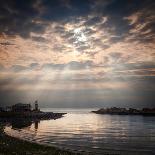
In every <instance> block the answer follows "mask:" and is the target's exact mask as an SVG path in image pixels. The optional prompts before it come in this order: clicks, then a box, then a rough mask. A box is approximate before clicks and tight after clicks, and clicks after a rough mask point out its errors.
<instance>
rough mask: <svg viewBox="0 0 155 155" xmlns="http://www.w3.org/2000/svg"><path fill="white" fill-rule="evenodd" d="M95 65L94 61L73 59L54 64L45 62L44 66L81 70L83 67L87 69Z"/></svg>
mask: <svg viewBox="0 0 155 155" xmlns="http://www.w3.org/2000/svg"><path fill="white" fill-rule="evenodd" d="M92 66H93V62H92V61H90V60H88V61H85V62H78V61H71V62H69V63H67V64H53V63H48V64H44V65H43V66H42V68H45V69H57V70H62V69H65V68H67V69H70V70H81V69H87V68H90V67H92Z"/></svg>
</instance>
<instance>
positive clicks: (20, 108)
mask: <svg viewBox="0 0 155 155" xmlns="http://www.w3.org/2000/svg"><path fill="white" fill-rule="evenodd" d="M30 111H31V104H23V103H17V104H15V105H13V106H12V112H30Z"/></svg>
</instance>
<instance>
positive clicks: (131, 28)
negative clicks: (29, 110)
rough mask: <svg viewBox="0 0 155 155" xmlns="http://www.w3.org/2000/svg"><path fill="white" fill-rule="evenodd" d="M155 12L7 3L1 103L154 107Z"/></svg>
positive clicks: (149, 0)
mask: <svg viewBox="0 0 155 155" xmlns="http://www.w3.org/2000/svg"><path fill="white" fill-rule="evenodd" d="M154 10H155V2H154V1H153V0H144V1H141V0H135V1H134V2H130V1H124V0H109V1H107V0H96V1H93V0H53V1H49V0H33V1H32V0H28V1H24V0H15V1H9V0H5V1H3V0H2V1H1V5H0V96H1V97H2V100H1V104H2V105H4V104H12V103H11V101H13V102H14V103H15V102H17V101H18V100H23V101H25V102H27V100H29V98H31V100H33V99H35V98H39V99H40V100H41V101H42V102H44V103H47V104H49V105H50V103H51V100H53V103H51V105H50V106H52V104H54V103H56V105H53V106H57V104H58V106H60V107H61V105H63V106H65V105H66V106H67V103H70V104H69V105H68V106H71V104H72V103H73V101H74V103H75V104H73V106H78V105H79V106H81V102H83V103H84V106H85V107H89V106H92V105H93V106H95V105H94V100H95V101H96V105H98V106H101V105H102V103H104V102H106V103H105V105H115V103H114V101H115V100H116V102H117V104H118V105H119V104H120V105H122V104H123V105H129V104H132V105H133V106H140V105H141V106H142V105H143V106H144V105H146V106H147V104H149V105H150V106H154V101H155V97H154V94H155V88H154V87H153V84H154V82H155V45H154V43H155V23H154V21H155V11H154ZM47 91H48V92H51V93H54V94H57V95H53V97H51V93H47ZM29 92H32V94H30V93H29ZM45 92H46V93H45ZM64 92H66V93H68V95H67V96H66V97H65V96H63V98H64V101H63V100H61V99H60V98H59V97H58V96H59V95H62V94H63V93H64ZM41 94H44V95H47V98H44V97H41V96H42V95H41ZM121 94H123V95H121ZM40 95H41V96H40ZM44 95H43V96H44ZM30 96H31V97H30ZM8 98H12V100H11V99H8ZM79 98H81V99H79ZM31 100H30V101H31ZM147 100H148V101H149V103H148V102H146V101H147ZM125 103H126V104H125ZM42 106H44V105H42Z"/></svg>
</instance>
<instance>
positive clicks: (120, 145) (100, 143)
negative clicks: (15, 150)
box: [4, 108, 155, 155]
mask: <svg viewBox="0 0 155 155" xmlns="http://www.w3.org/2000/svg"><path fill="white" fill-rule="evenodd" d="M42 110H43V111H46V112H47V111H48V112H65V113H67V114H66V115H64V117H62V118H59V119H55V120H44V121H37V122H29V121H28V122H24V124H23V122H20V123H19V122H16V121H15V122H12V124H11V125H8V126H6V127H5V130H4V131H5V132H6V133H7V134H8V135H11V136H14V137H17V138H20V139H24V140H27V141H31V142H35V143H40V144H44V145H48V146H56V147H58V148H61V149H65V150H70V151H72V152H80V153H81V154H87V155H89V154H90V155H155V117H151V116H132V115H100V114H95V113H92V112H91V111H92V110H96V109H67V108H63V109H60V108H59V109H57V108H44V109H42Z"/></svg>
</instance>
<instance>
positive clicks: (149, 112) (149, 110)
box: [92, 107, 155, 116]
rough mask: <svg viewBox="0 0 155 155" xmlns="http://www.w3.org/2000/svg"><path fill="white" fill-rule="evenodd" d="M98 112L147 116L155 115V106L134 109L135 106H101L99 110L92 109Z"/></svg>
mask: <svg viewBox="0 0 155 155" xmlns="http://www.w3.org/2000/svg"><path fill="white" fill-rule="evenodd" d="M92 112H94V113H96V114H111V115H145V116H155V108H143V109H141V110H139V109H133V108H129V109H126V108H117V107H112V108H101V109H99V110H97V111H92Z"/></svg>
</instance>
